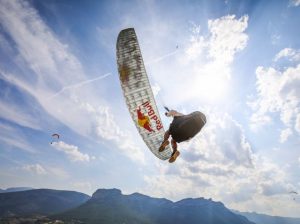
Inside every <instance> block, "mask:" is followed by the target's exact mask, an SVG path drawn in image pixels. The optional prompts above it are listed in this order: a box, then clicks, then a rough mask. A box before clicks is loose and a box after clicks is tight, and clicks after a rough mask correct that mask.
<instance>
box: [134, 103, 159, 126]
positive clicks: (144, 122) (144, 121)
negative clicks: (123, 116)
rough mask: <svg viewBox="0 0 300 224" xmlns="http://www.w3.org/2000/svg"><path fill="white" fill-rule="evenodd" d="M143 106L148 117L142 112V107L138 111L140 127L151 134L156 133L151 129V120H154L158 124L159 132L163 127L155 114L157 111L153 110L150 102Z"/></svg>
mask: <svg viewBox="0 0 300 224" xmlns="http://www.w3.org/2000/svg"><path fill="white" fill-rule="evenodd" d="M142 106H143V107H144V108H145V109H146V111H147V115H145V114H143V113H142V112H141V108H140V107H139V108H138V109H137V116H138V124H139V126H140V127H143V128H145V129H146V130H148V131H149V132H154V130H153V128H152V127H151V120H154V121H155V124H156V130H158V131H159V130H160V129H161V128H162V127H163V126H162V123H161V121H160V120H159V118H158V116H157V115H156V114H155V111H154V110H153V108H152V106H151V104H150V102H149V101H146V102H145V103H143V104H142Z"/></svg>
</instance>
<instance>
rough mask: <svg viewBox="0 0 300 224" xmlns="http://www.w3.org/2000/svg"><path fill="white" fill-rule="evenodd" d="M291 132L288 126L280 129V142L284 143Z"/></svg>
mask: <svg viewBox="0 0 300 224" xmlns="http://www.w3.org/2000/svg"><path fill="white" fill-rule="evenodd" d="M292 134H293V132H292V130H291V129H290V128H286V129H284V130H282V131H281V133H280V142H281V143H284V142H286V140H287V139H288V138H289V137H290V136H291V135H292Z"/></svg>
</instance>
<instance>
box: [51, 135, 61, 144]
mask: <svg viewBox="0 0 300 224" xmlns="http://www.w3.org/2000/svg"><path fill="white" fill-rule="evenodd" d="M52 138H53V139H54V140H56V141H57V140H58V139H59V134H56V133H55V134H52ZM53 142H54V141H52V142H51V143H50V144H52V143H53Z"/></svg>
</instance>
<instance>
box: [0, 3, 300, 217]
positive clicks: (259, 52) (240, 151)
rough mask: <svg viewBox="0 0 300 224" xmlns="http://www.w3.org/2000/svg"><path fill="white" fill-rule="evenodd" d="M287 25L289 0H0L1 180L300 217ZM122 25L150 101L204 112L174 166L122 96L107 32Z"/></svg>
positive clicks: (293, 57) (298, 127) (298, 45)
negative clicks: (131, 32)
mask: <svg viewBox="0 0 300 224" xmlns="http://www.w3.org/2000/svg"><path fill="white" fill-rule="evenodd" d="M299 22H300V2H299V0H293V1H230V0H227V1H221V0H214V1H150V0H149V1H148V0H145V1H61V0H60V1H8V0H1V5H0V58H1V60H0V87H1V88H0V188H8V187H16V186H28V187H34V188H55V189H68V190H77V191H81V192H85V193H88V194H92V193H93V192H94V191H95V190H96V189H98V188H120V189H122V191H123V192H124V193H128V194H129V193H133V192H140V193H144V194H148V195H151V196H155V197H166V198H169V199H172V200H179V199H182V198H185V197H205V198H212V199H213V200H217V201H222V202H224V203H225V205H226V206H228V207H230V208H233V209H238V210H241V211H256V212H261V213H267V214H272V215H284V216H299V214H298V211H299V210H300V198H296V200H293V199H292V197H291V195H289V193H288V192H289V191H298V192H299V191H300V180H299V173H300V151H299V143H300V138H299V136H300V91H299V89H300V50H299V49H300V40H299V34H300V31H299V28H298V27H299ZM128 27H134V28H135V31H136V33H137V36H138V40H139V44H140V47H141V51H142V54H143V59H144V62H145V65H146V70H147V73H148V76H149V79H150V82H151V85H152V87H153V89H155V90H156V91H158V94H157V95H156V101H157V103H158V107H159V108H160V109H162V105H163V104H167V105H168V106H169V107H170V108H173V109H176V110H178V111H181V112H183V113H189V112H191V111H194V110H200V111H202V112H204V113H205V114H206V115H207V118H208V123H207V125H206V126H205V128H204V129H203V130H202V131H201V133H200V134H199V135H197V137H195V139H193V140H192V141H190V142H188V143H182V144H180V148H179V150H180V151H181V156H180V157H179V158H178V160H177V161H176V163H174V164H172V165H170V164H169V163H168V162H166V161H160V160H158V159H156V157H154V156H153V155H152V154H151V152H150V151H149V150H148V149H147V147H146V146H145V144H144V143H143V142H142V139H141V138H140V137H139V134H138V132H137V130H136V128H135V127H134V124H133V123H132V121H131V118H130V115H129V113H128V110H127V108H126V105H125V102H124V99H123V95H122V92H121V87H120V81H119V78H118V73H117V65H116V40H117V36H118V33H119V32H120V31H121V30H122V29H125V28H128ZM177 45H178V49H177V48H176V46H177ZM161 112H162V113H163V112H164V111H163V110H161ZM163 122H164V125H165V127H168V125H169V123H170V122H171V120H170V119H169V118H163ZM53 133H59V134H60V136H61V138H60V141H59V142H57V143H55V144H52V145H51V144H50V142H51V141H52V140H53V139H52V137H51V135H52V134H53Z"/></svg>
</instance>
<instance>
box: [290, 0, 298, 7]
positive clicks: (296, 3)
mask: <svg viewBox="0 0 300 224" xmlns="http://www.w3.org/2000/svg"><path fill="white" fill-rule="evenodd" d="M289 4H290V5H291V6H294V7H297V6H299V5H300V0H290V2H289Z"/></svg>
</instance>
